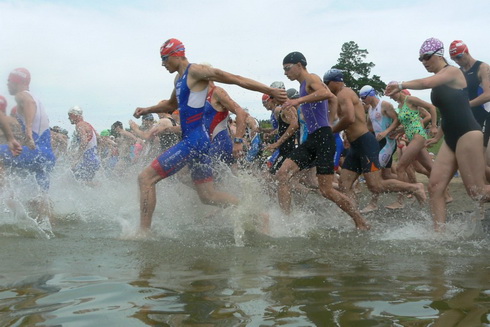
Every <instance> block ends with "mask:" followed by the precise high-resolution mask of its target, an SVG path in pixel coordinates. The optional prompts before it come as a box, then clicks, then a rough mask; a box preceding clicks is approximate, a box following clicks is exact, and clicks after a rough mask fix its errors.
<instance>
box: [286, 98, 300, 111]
mask: <svg viewBox="0 0 490 327" xmlns="http://www.w3.org/2000/svg"><path fill="white" fill-rule="evenodd" d="M298 105H299V101H298V99H289V100H287V101H286V102H284V103H283V104H282V108H283V109H289V108H291V107H297V106H298Z"/></svg>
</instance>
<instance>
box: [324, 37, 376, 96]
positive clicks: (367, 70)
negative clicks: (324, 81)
mask: <svg viewBox="0 0 490 327" xmlns="http://www.w3.org/2000/svg"><path fill="white" fill-rule="evenodd" d="M368 54H369V52H368V51H367V50H366V49H359V46H358V45H357V44H356V43H355V42H354V41H350V42H346V43H344V44H343V45H342V52H341V53H340V57H339V59H338V61H337V64H336V65H335V66H333V67H332V68H338V69H341V70H343V71H344V82H345V85H347V86H348V87H350V88H352V89H353V90H354V91H355V92H356V93H357V92H359V90H360V89H361V88H362V87H363V86H364V85H366V84H369V85H371V86H372V87H374V89H375V90H376V91H378V92H380V93H383V91H384V89H385V88H386V84H385V83H384V82H383V81H382V80H381V78H380V77H379V76H378V75H373V76H372V77H369V74H371V69H372V68H373V67H374V66H375V65H374V63H372V62H364V60H365V59H366V56H367V55H368Z"/></svg>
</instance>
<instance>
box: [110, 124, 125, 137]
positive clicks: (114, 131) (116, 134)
mask: <svg viewBox="0 0 490 327" xmlns="http://www.w3.org/2000/svg"><path fill="white" fill-rule="evenodd" d="M119 129H123V124H122V123H121V122H120V121H119V120H118V121H116V122H115V123H114V124H112V126H111V136H114V137H119V135H120V134H119Z"/></svg>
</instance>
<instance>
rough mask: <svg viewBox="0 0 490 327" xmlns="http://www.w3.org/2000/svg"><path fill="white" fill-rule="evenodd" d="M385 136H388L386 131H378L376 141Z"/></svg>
mask: <svg viewBox="0 0 490 327" xmlns="http://www.w3.org/2000/svg"><path fill="white" fill-rule="evenodd" d="M385 137H386V132H381V133H378V134H376V141H381V140H382V139H384V138H385Z"/></svg>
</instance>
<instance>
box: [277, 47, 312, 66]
mask: <svg viewBox="0 0 490 327" xmlns="http://www.w3.org/2000/svg"><path fill="white" fill-rule="evenodd" d="M298 62H299V63H301V65H302V66H303V67H306V65H307V62H306V58H305V56H304V55H303V54H302V53H301V52H298V51H294V52H291V53H289V54H288V55H286V57H284V59H283V60H282V64H283V65H287V64H297V63H298Z"/></svg>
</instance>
